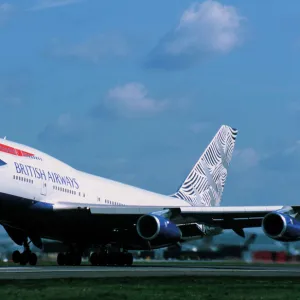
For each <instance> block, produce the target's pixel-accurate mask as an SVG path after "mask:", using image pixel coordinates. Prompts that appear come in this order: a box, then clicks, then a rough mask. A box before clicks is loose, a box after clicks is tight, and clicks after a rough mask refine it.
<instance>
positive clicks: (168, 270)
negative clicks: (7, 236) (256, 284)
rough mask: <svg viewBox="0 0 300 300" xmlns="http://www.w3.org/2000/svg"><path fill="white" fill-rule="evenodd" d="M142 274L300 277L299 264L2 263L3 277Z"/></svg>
mask: <svg viewBox="0 0 300 300" xmlns="http://www.w3.org/2000/svg"><path fill="white" fill-rule="evenodd" d="M138 276H155V277H159V276H176V277H180V276H243V277H249V276H251V277H253V276H256V277H259V276H267V277H280V276H283V277H286V276H293V277H300V269H297V268H291V267H286V268H274V267H260V268H257V269H256V268H251V266H249V268H248V269H246V268H244V269H241V268H236V267H231V268H222V267H215V266H211V267H210V266H206V267H193V268H192V267H189V266H181V267H180V266H179V267H178V266H176V267H174V265H173V266H172V265H170V267H168V266H161V267H157V266H155V267H151V266H147V267H136V266H133V267H88V266H82V267H71V266H65V267H53V266H49V267H46V266H36V267H1V268H0V279H50V278H101V277H138Z"/></svg>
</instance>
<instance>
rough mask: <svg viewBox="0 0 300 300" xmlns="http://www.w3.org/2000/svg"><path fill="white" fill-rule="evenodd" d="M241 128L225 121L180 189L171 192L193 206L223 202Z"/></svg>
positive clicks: (215, 204)
mask: <svg viewBox="0 0 300 300" xmlns="http://www.w3.org/2000/svg"><path fill="white" fill-rule="evenodd" d="M237 133H238V131H237V130H236V129H234V128H231V127H229V126H226V125H223V126H221V128H220V129H219V131H218V132H217V134H216V135H215V136H214V138H213V139H212V141H211V142H210V144H209V145H208V147H207V148H206V149H205V151H204V153H203V154H202V155H201V157H200V158H199V160H198V161H197V163H196V164H195V166H194V167H193V169H192V171H191V172H190V173H189V175H188V176H187V178H186V179H185V180H184V182H183V184H182V185H181V187H180V188H179V189H178V191H177V192H176V193H175V194H173V195H171V196H172V197H176V198H180V199H182V200H185V201H187V202H188V203H190V204H191V205H193V206H219V205H220V203H221V198H222V193H223V190H224V186H225V182H226V178H227V170H228V166H229V163H230V161H231V158H232V153H233V149H234V146H235V140H236V136H237Z"/></svg>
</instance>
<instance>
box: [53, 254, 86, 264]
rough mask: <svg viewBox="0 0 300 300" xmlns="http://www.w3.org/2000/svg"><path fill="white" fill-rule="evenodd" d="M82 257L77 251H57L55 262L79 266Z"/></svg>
mask: <svg viewBox="0 0 300 300" xmlns="http://www.w3.org/2000/svg"><path fill="white" fill-rule="evenodd" d="M81 261H82V257H81V255H80V254H78V253H71V252H68V253H58V255H57V264H58V265H59V266H80V265H81Z"/></svg>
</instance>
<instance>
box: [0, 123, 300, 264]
mask: <svg viewBox="0 0 300 300" xmlns="http://www.w3.org/2000/svg"><path fill="white" fill-rule="evenodd" d="M236 136H237V130H236V129H233V128H231V127H229V126H225V125H223V126H221V128H220V129H219V131H218V132H217V134H216V135H215V136H214V138H213V140H212V141H211V143H210V144H209V145H208V147H207V148H206V150H205V151H204V153H203V154H202V155H201V157H200V158H199V160H198V161H197V163H196V164H195V166H194V167H193V169H192V170H191V172H190V173H189V174H188V176H187V178H186V179H185V180H184V182H183V183H182V185H181V186H180V187H179V189H178V190H177V191H176V192H175V193H174V194H172V195H168V196H165V195H161V194H157V193H153V192H149V191H146V190H143V189H140V188H136V187H133V186H129V185H126V184H122V183H119V182H115V181H112V180H108V179H104V178H101V177H98V176H94V175H91V174H87V173H84V172H81V171H79V170H76V169H74V168H72V167H71V166H69V165H67V164H65V163H63V162H62V161H59V160H57V159H55V158H53V157H51V156H49V155H47V154H45V153H43V152H41V151H38V150H36V149H33V148H30V147H28V146H25V145H21V144H17V143H15V142H11V141H8V140H6V139H0V178H1V180H0V224H2V225H3V227H4V228H5V230H6V232H7V233H8V235H9V236H10V238H11V239H12V240H13V241H14V242H15V243H16V244H18V245H20V246H23V247H24V251H23V252H22V253H20V252H19V251H15V252H14V253H13V257H12V259H13V261H14V262H15V263H20V264H21V265H26V264H27V263H29V264H30V265H35V264H36V263H37V256H36V255H35V253H33V252H32V251H31V249H30V243H32V244H34V245H35V246H36V247H38V248H40V249H42V248H43V242H42V239H50V240H55V241H60V242H62V243H64V245H67V247H68V250H69V251H67V252H65V253H63V252H62V253H59V254H58V256H57V263H58V264H59V265H80V263H81V259H82V254H83V253H84V251H86V250H87V249H93V251H94V252H93V253H92V254H91V255H90V262H91V264H92V265H127V266H130V265H132V262H133V257H132V254H131V253H130V252H128V251H129V250H142V249H157V248H162V247H166V246H170V245H174V244H177V245H180V243H182V242H185V241H189V240H192V239H199V238H202V237H204V236H212V235H216V234H219V233H221V232H222V230H223V229H232V230H234V231H235V232H236V233H237V234H239V235H241V236H244V231H243V228H246V227H258V226H262V227H263V229H264V231H265V233H266V234H267V235H268V236H269V237H272V238H274V239H277V240H284V241H293V240H297V239H299V238H300V222H299V221H298V220H297V219H296V218H297V213H298V210H299V208H298V207H296V206H293V207H282V206H273V207H270V206H268V207H264V206H260V207H242V206H240V207H219V206H220V203H221V197H222V193H223V189H224V185H225V181H226V178H227V170H228V166H229V163H230V160H231V158H232V153H233V149H234V146H235V141H236Z"/></svg>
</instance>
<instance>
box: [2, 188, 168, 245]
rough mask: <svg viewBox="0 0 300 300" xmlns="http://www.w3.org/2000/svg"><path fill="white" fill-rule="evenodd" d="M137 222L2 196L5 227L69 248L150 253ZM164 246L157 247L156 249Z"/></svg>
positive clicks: (118, 216) (132, 218) (135, 219)
mask: <svg viewBox="0 0 300 300" xmlns="http://www.w3.org/2000/svg"><path fill="white" fill-rule="evenodd" d="M136 221H137V216H132V217H131V218H128V216H126V218H125V217H123V216H122V215H92V214H91V213H90V212H89V211H86V210H77V211H76V210H70V211H68V210H64V211H54V210H53V207H52V205H51V204H48V203H44V202H40V201H35V200H30V199H25V198H22V197H17V196H13V195H9V194H4V193H0V223H1V224H2V225H4V226H5V227H7V226H8V227H10V228H14V229H15V230H21V231H23V232H25V233H26V234H27V235H28V236H30V235H32V236H33V235H34V236H38V237H40V238H47V239H52V240H57V241H61V242H63V243H66V244H70V243H76V244H81V245H84V246H86V247H94V246H99V245H105V244H108V243H120V244H122V245H123V246H124V247H126V248H127V249H132V250H139V249H148V247H149V245H148V243H146V242H145V241H144V240H142V239H141V238H140V237H139V236H138V234H137V232H136V229H135V227H134V224H136ZM116 229H118V230H117V231H116ZM161 246H163V245H154V244H153V245H152V248H159V247H161ZM164 246H165V245H164Z"/></svg>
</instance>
